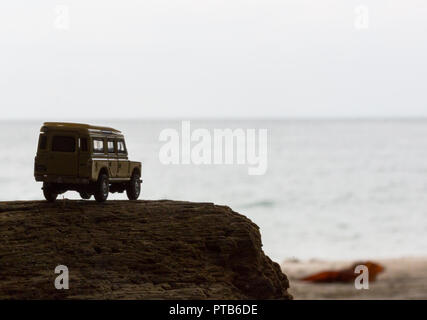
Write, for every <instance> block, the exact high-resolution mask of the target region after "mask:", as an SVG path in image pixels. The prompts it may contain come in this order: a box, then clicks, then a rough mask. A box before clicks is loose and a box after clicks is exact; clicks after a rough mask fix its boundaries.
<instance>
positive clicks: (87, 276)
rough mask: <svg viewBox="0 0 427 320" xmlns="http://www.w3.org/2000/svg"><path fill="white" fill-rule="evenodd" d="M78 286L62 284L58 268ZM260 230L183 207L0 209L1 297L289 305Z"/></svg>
mask: <svg viewBox="0 0 427 320" xmlns="http://www.w3.org/2000/svg"><path fill="white" fill-rule="evenodd" d="M58 265H66V266H67V267H68V269H69V275H70V282H69V286H70V288H69V289H68V290H57V289H55V286H54V281H55V278H56V277H57V276H58V274H55V273H54V270H55V267H56V266H58ZM287 288H288V279H287V277H286V276H285V275H284V274H283V273H282V272H281V270H280V267H279V265H278V264H276V263H274V262H272V261H271V260H270V259H269V258H268V257H267V256H265V255H264V253H263V251H262V249H261V238H260V233H259V230H258V227H257V226H256V225H255V224H254V223H253V222H251V221H250V220H249V219H248V218H246V217H245V216H243V215H240V214H238V213H235V212H233V211H232V210H231V209H230V208H228V207H225V206H217V205H214V204H211V203H191V202H178V201H168V200H162V201H107V202H106V203H105V204H98V203H96V202H93V201H70V200H59V201H57V202H56V203H47V202H44V201H22V202H0V298H1V299H5V298H6V299H9V298H11V299H62V298H81V299H87V298H93V299H289V298H291V296H290V295H289V294H288V292H287Z"/></svg>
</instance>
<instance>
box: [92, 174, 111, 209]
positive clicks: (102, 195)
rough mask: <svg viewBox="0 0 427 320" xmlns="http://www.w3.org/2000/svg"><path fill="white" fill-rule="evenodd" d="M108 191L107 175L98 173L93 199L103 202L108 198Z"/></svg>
mask: <svg viewBox="0 0 427 320" xmlns="http://www.w3.org/2000/svg"><path fill="white" fill-rule="evenodd" d="M109 192H110V182H109V181H108V176H107V175H106V174H105V173H103V174H101V175H99V178H98V181H97V182H96V185H95V194H94V196H95V200H96V201H98V202H104V201H105V200H107V198H108V193H109Z"/></svg>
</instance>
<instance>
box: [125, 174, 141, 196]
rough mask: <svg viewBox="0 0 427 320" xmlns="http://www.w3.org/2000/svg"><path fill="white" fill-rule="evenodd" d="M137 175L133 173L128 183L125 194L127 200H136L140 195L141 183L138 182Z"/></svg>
mask: <svg viewBox="0 0 427 320" xmlns="http://www.w3.org/2000/svg"><path fill="white" fill-rule="evenodd" d="M139 178H140V176H139V173H137V172H134V173H133V174H132V177H131V178H130V181H129V183H128V185H127V187H126V194H127V196H128V199H129V200H136V199H138V197H139V194H140V193H141V181H140V179H139Z"/></svg>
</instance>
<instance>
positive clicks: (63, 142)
mask: <svg viewBox="0 0 427 320" xmlns="http://www.w3.org/2000/svg"><path fill="white" fill-rule="evenodd" d="M49 136H50V137H49V138H50V139H49V140H50V142H49V150H50V152H49V155H48V166H47V173H48V174H51V175H57V176H78V174H79V171H78V150H77V139H78V136H77V133H75V132H71V131H70V132H68V131H56V132H55V131H54V132H51V133H50V134H49Z"/></svg>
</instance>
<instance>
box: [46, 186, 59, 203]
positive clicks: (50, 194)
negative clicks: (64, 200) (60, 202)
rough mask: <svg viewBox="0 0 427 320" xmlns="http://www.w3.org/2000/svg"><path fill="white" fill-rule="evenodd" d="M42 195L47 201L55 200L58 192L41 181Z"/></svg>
mask: <svg viewBox="0 0 427 320" xmlns="http://www.w3.org/2000/svg"><path fill="white" fill-rule="evenodd" d="M43 195H44V197H45V199H46V200H47V201H49V202H55V200H56V198H57V197H58V193H57V192H55V189H54V188H53V187H52V186H51V185H49V184H48V183H43Z"/></svg>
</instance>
